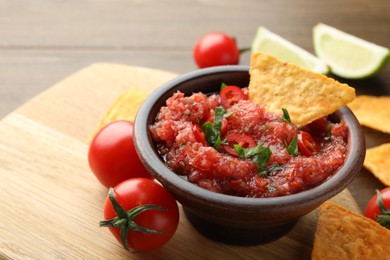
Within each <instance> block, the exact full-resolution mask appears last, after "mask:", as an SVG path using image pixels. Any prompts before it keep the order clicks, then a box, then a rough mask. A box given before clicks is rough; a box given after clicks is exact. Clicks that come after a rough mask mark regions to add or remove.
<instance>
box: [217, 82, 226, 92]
mask: <svg viewBox="0 0 390 260" xmlns="http://www.w3.org/2000/svg"><path fill="white" fill-rule="evenodd" d="M227 86H228V85H227V84H225V83H223V82H222V84H221V89H220V90H219V91H222V89H224V88H226V87H227Z"/></svg>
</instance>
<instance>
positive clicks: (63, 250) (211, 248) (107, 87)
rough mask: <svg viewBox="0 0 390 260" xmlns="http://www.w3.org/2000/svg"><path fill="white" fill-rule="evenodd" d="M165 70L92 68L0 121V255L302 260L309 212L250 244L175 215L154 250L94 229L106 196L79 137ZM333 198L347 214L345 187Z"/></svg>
mask: <svg viewBox="0 0 390 260" xmlns="http://www.w3.org/2000/svg"><path fill="white" fill-rule="evenodd" d="M175 76H177V75H176V74H174V73H170V72H165V71H160V70H154V69H148V68H141V67H131V66H125V65H119V64H106V63H99V64H93V65H91V66H89V67H87V68H85V69H83V70H81V71H79V72H77V73H75V74H73V75H71V76H70V77H68V78H66V79H64V80H63V81H61V82H59V83H58V84H56V85H54V86H53V87H51V88H49V89H48V90H47V91H45V92H43V93H42V94H40V95H38V96H37V97H35V98H34V99H32V100H31V101H29V102H28V103H26V104H25V105H23V106H22V107H20V108H19V109H17V110H16V111H15V112H13V113H11V114H10V115H8V116H7V117H5V118H4V119H3V120H2V121H1V122H0V205H1V213H0V258H1V259H3V258H5V259H7V258H11V259H20V258H23V259H26V258H27V259H29V258H31V259H129V258H130V259H150V258H153V259H183V258H184V259H197V258H202V259H216V258H219V259H222V258H223V259H237V258H266V259H309V258H310V254H311V249H312V243H313V237H314V232H315V227H316V221H317V217H318V216H317V215H318V211H317V210H315V211H314V212H312V213H310V214H308V215H306V216H305V217H303V218H301V219H300V221H299V222H298V224H297V225H296V227H295V228H294V229H293V230H292V231H291V232H290V233H289V234H288V235H286V236H285V237H283V238H281V239H279V240H278V241H275V242H272V243H269V244H266V245H260V246H252V247H238V246H228V245H224V244H220V243H217V242H214V241H211V240H208V239H206V238H205V237H203V236H202V235H200V234H198V233H197V231H196V230H194V229H193V227H192V226H191V225H190V224H189V223H188V221H187V220H186V218H185V216H184V214H183V212H181V219H180V224H179V227H178V230H177V233H176V234H175V236H174V237H173V239H172V240H171V241H170V242H169V243H168V244H167V245H166V246H164V247H163V248H161V249H159V250H157V251H154V252H150V253H138V254H132V253H129V252H127V251H125V250H124V249H123V248H122V247H121V245H120V244H118V243H117V241H116V240H115V239H114V238H113V237H112V235H111V233H110V232H109V231H108V229H106V228H99V226H98V223H99V220H101V219H102V207H103V201H104V199H105V196H106V193H107V190H106V189H105V188H104V187H103V186H102V185H100V183H99V182H98V181H97V180H96V179H95V177H94V175H93V174H92V173H91V171H90V169H89V166H88V162H87V151H88V141H87V140H88V136H89V135H90V134H91V133H92V132H93V131H95V129H96V127H97V126H98V125H99V122H100V120H101V118H102V117H103V115H104V114H105V112H106V111H107V109H108V108H109V107H110V106H111V105H112V104H113V103H114V102H115V100H116V98H117V97H118V96H119V95H120V94H122V93H123V92H124V91H125V90H127V89H128V88H129V87H131V86H138V87H141V88H143V89H146V90H150V91H151V90H153V89H155V88H157V87H159V86H160V85H161V84H163V83H165V82H166V81H168V80H170V79H172V78H174V77H175ZM333 200H335V201H336V202H338V203H340V204H342V205H344V206H345V207H348V208H350V209H352V210H354V211H357V212H358V211H359V209H358V206H357V204H356V202H355V201H354V199H353V198H352V196H351V194H350V193H349V191H348V190H345V191H343V192H342V193H340V194H339V195H338V196H337V197H335V198H334V199H333Z"/></svg>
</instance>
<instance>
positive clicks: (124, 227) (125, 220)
mask: <svg viewBox="0 0 390 260" xmlns="http://www.w3.org/2000/svg"><path fill="white" fill-rule="evenodd" d="M108 197H109V199H110V202H111V204H112V206H113V208H114V210H115V213H116V214H117V217H114V218H112V219H108V220H102V221H100V223H99V226H100V227H114V228H120V238H121V242H122V245H123V247H124V248H125V249H126V250H129V246H128V243H127V235H128V234H129V231H130V230H134V231H138V232H144V233H149V234H165V232H162V231H158V230H154V229H150V228H147V227H143V226H140V225H138V224H137V223H136V222H135V221H134V219H135V218H136V217H137V216H138V215H139V214H141V213H142V212H144V211H147V210H167V209H166V208H163V207H160V206H157V205H154V204H144V205H140V206H137V207H135V208H132V209H130V210H128V211H126V210H125V209H124V208H122V206H121V205H119V203H118V201H117V200H116V198H115V192H114V189H113V188H110V189H109V190H108Z"/></svg>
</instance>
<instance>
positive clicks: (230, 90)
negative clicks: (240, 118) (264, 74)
mask: <svg viewBox="0 0 390 260" xmlns="http://www.w3.org/2000/svg"><path fill="white" fill-rule="evenodd" d="M219 96H220V100H221V106H222V107H223V108H225V109H226V108H229V107H231V106H232V105H234V104H236V103H237V102H238V101H240V100H246V99H248V96H247V95H246V94H245V93H244V92H243V91H242V90H241V88H239V87H237V86H226V87H224V88H223V89H222V90H221V92H220V93H219Z"/></svg>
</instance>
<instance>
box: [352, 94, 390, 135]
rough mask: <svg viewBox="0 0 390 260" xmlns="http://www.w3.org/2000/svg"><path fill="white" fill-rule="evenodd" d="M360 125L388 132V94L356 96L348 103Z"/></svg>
mask: <svg viewBox="0 0 390 260" xmlns="http://www.w3.org/2000/svg"><path fill="white" fill-rule="evenodd" d="M348 106H349V108H350V109H351V110H352V112H353V113H354V114H355V116H356V117H357V119H358V120H359V122H360V124H361V125H364V126H367V127H370V128H373V129H375V130H378V131H382V132H384V133H389V134H390V109H389V108H390V96H380V97H377V96H366V95H362V96H358V97H356V99H355V100H354V101H352V102H351V103H349V104H348Z"/></svg>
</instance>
